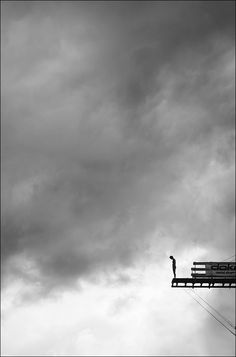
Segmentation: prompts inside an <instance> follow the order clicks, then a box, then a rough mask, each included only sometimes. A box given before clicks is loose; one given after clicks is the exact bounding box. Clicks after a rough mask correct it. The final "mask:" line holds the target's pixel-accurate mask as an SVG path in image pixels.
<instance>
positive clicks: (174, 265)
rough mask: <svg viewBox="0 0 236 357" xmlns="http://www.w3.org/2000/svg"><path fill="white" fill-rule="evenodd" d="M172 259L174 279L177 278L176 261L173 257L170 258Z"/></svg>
mask: <svg viewBox="0 0 236 357" xmlns="http://www.w3.org/2000/svg"><path fill="white" fill-rule="evenodd" d="M170 259H171V260H172V270H173V274H174V278H176V260H175V258H174V257H173V255H171V256H170Z"/></svg>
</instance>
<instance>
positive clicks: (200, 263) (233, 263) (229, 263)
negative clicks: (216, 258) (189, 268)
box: [193, 262, 236, 265]
mask: <svg viewBox="0 0 236 357" xmlns="http://www.w3.org/2000/svg"><path fill="white" fill-rule="evenodd" d="M206 264H224V265H236V262H193V265H206Z"/></svg>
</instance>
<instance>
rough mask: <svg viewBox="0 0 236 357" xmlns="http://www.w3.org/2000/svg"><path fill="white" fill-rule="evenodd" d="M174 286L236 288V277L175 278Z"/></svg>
mask: <svg viewBox="0 0 236 357" xmlns="http://www.w3.org/2000/svg"><path fill="white" fill-rule="evenodd" d="M171 286H172V288H209V289H210V288H236V278H232V277H230V278H225V277H224V278H215V277H214V278H174V279H172V283H171Z"/></svg>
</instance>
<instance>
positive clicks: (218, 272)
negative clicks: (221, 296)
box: [171, 262, 236, 289]
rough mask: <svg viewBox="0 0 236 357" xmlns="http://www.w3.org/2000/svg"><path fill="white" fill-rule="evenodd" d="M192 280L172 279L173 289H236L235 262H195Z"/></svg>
mask: <svg viewBox="0 0 236 357" xmlns="http://www.w3.org/2000/svg"><path fill="white" fill-rule="evenodd" d="M191 272H192V274H191V278H174V279H172V283H171V286H172V288H209V289H210V288H236V263H235V262H228V263H227V262H193V268H191Z"/></svg>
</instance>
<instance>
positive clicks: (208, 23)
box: [2, 1, 234, 285]
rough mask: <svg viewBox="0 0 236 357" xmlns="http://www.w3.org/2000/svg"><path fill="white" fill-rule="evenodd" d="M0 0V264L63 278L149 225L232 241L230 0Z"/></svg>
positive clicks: (176, 238) (184, 238)
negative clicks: (27, 262) (30, 264)
mask: <svg viewBox="0 0 236 357" xmlns="http://www.w3.org/2000/svg"><path fill="white" fill-rule="evenodd" d="M2 6H3V11H2V13H3V31H2V49H3V50H2V52H3V55H2V76H3V98H2V107H3V114H2V129H3V140H2V141H3V142H2V157H3V164H2V171H3V172H2V181H3V219H2V221H3V234H2V237H3V243H2V246H3V247H2V248H3V261H4V266H5V269H6V271H11V269H13V266H14V273H15V271H16V270H15V265H16V264H18V266H17V269H18V271H19V274H24V275H26V276H27V274H28V275H29V276H30V274H31V271H30V269H28V268H24V269H25V270H24V269H23V268H22V267H21V266H20V265H19V263H16V257H26V258H27V259H31V260H33V261H34V263H35V265H36V267H37V269H38V272H39V273H38V274H39V275H38V279H39V280H42V281H44V280H45V281H47V280H49V281H50V283H52V281H54V284H55V285H57V284H58V285H60V284H62V285H63V284H66V283H67V282H68V281H69V282H70V281H73V280H74V279H75V278H78V277H80V276H83V275H86V274H89V273H93V272H97V271H99V270H109V269H112V268H113V267H115V266H117V265H118V266H119V265H125V266H126V265H130V264H132V261H133V259H135V257H136V256H137V255H138V254H140V253H142V251H143V250H145V249H146V247H147V244H148V237H149V235H150V234H151V233H152V232H154V231H155V230H157V229H158V230H160V231H162V232H164V236H169V235H171V236H172V237H173V247H174V246H175V244H176V246H178V247H179V248H178V249H181V246H182V245H183V244H187V242H188V244H191V242H195V241H200V242H204V244H210V240H211V237H212V231H213V232H214V239H215V241H214V244H215V246H216V249H217V247H220V248H222V246H223V244H224V247H225V249H226V251H227V249H231V248H232V244H233V243H232V237H233V223H232V220H233V218H232V211H233V209H234V206H233V203H232V195H233V183H232V177H233V170H232V165H233V146H234V140H233V138H234V135H233V134H234V132H233V128H234V127H233V125H234V123H233V118H234V83H233V74H234V2H195V1H194V2H176V3H175V2H137V3H136V2H111V3H108V2H88V3H84V2H55V3H54V2H45V3H44V2H36V3H32V4H31V3H28V2H19V3H17V4H16V3H13V2H9V3H3V5H2ZM211 163H213V164H212V165H211ZM214 163H215V164H214ZM214 165H215V166H214ZM215 174H216V175H218V176H217V177H216V178H214V175H215ZM202 175H203V178H202ZM204 175H205V176H206V177H205V176H204ZM204 180H205V181H204ZM189 182H190V184H189ZM188 184H189V185H190V186H188ZM211 185H212V187H214V189H215V191H214V190H213V189H212V190H213V191H212V192H211V191H209V190H210V187H211ZM226 188H227V189H226ZM215 192H216V194H217V197H215V196H214V195H215ZM202 204H204V209H202V207H201V205H202ZM216 219H217V222H215V220H216ZM222 234H223V235H224V243H223V242H222ZM160 246H161V241H160ZM176 249H177V248H176ZM27 269H28V270H27ZM23 270H24V271H23ZM45 284H46V283H45ZM49 285H50V284H49Z"/></svg>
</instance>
